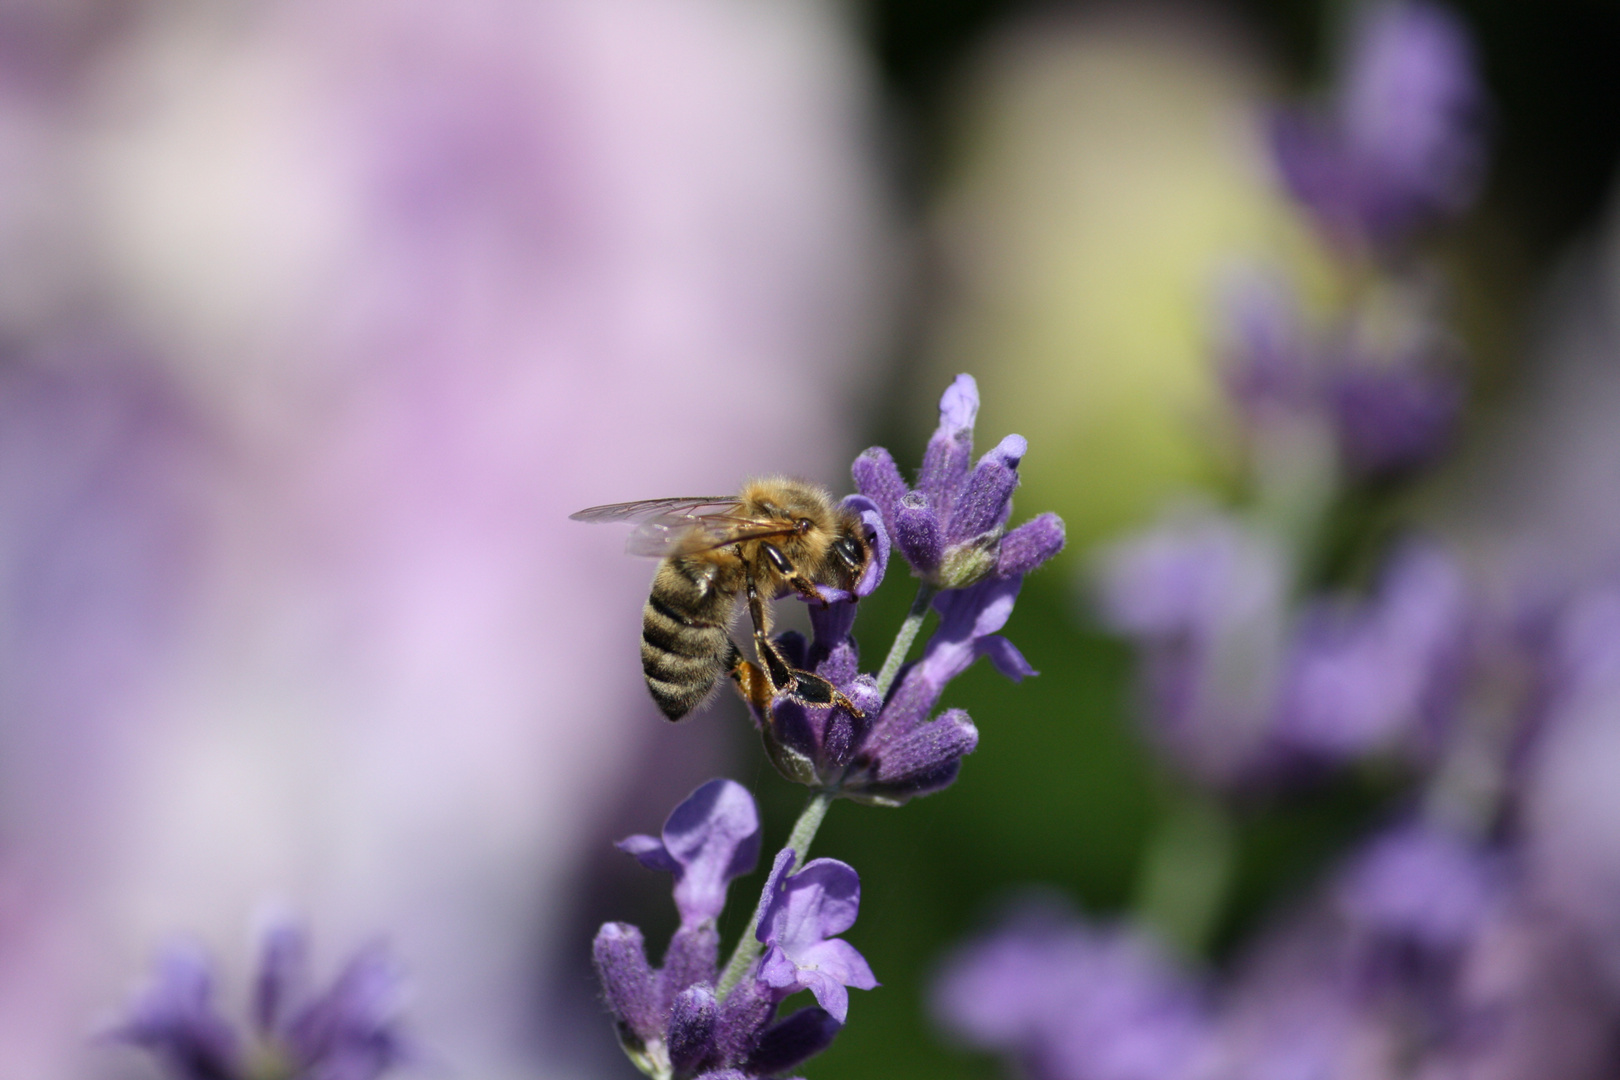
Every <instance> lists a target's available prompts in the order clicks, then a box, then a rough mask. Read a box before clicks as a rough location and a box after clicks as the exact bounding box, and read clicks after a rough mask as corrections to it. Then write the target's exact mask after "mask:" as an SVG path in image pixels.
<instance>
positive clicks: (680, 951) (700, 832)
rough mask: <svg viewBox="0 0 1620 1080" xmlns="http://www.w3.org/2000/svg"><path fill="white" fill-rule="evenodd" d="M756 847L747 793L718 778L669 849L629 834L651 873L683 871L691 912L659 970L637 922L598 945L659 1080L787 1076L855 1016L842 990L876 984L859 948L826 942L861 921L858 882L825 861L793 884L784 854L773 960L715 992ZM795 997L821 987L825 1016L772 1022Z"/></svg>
mask: <svg viewBox="0 0 1620 1080" xmlns="http://www.w3.org/2000/svg"><path fill="white" fill-rule="evenodd" d="M759 836H760V829H759V814H758V811H757V809H756V808H755V806H754V800H753V797H752V796H751V795H749V794H748V791H747V790H746V789H745V788H743V787H742V785H740V784H737V783H735V782H733V781H731V780H711V781H709V782H708V783H706V784H704V785H703V786H702V787H700V788H698V789H697V790H696V791H694V792H693V793H692V794H691V795H690V796H688V797H687V798H686V800H685V801H684V802H682V803H681V804H680V805H679V806H677V807H676V808H675V810H674V812H673V813H671V814H670V816H669V820H668V821H667V822H666V823H665V825H664V831H663V835H662V838H661V839H660V838H654V837H650V836H633V837H630V838H629V839H627V840H624V841H621V842H620V844H619V847H620V848H621V849H622V850H625V851H628V852H630V853H631V854H633V855H635V856H636V857H637V858H638V859H639V860H640V861H641V862H642V864H643V865H645V866H648V867H651V868H653V869H656V870H669V871H671V872H672V873H674V874H675V879H676V883H675V902H676V906H677V907H678V908H679V909H680V912H681V926H680V928H679V929H678V930H676V932H675V935H674V937H673V938H671V940H670V944H669V947H668V949H666V950H665V953H664V963H663V966H662V967H660V968H654V967H653V966H652V965H651V964H650V963H649V962H648V960H647V950H646V943H645V941H644V940H643V938H642V934H641V931H640V930H638V929H636V928H635V927H634V926H631V925H629V924H627V923H607V924H606V925H604V926H603V927H602V929H601V930H600V931H598V932H597V935H596V942H595V944H594V946H593V953H594V957H595V961H596V970H597V975H598V977H599V979H600V980H601V984H602V992H603V996H604V998H605V999H606V1001H607V1005H608V1008H609V1010H610V1011H611V1012H612V1013H613V1017H614V1020H615V1021H616V1023H617V1025H618V1029H619V1037H620V1042H621V1044H622V1045H623V1046H624V1049H625V1052H626V1053H627V1054H628V1055H629V1056H630V1059H631V1060H632V1061H633V1062H635V1064H636V1066H637V1067H638V1068H640V1069H641V1070H642V1071H643V1072H645V1073H647V1075H649V1076H654V1077H662V1078H664V1080H670V1078H682V1080H684V1078H688V1077H700V1078H709V1080H715V1078H718V1077H727V1076H737V1077H743V1078H745V1080H755V1078H758V1077H763V1076H767V1075H777V1074H780V1073H781V1072H783V1071H784V1070H786V1069H789V1068H792V1067H793V1066H794V1065H796V1064H798V1063H799V1062H801V1061H804V1060H805V1059H807V1058H810V1057H813V1056H814V1055H816V1054H818V1053H820V1052H821V1051H822V1050H824V1049H826V1047H827V1046H828V1044H830V1043H831V1042H832V1040H833V1037H834V1036H835V1035H837V1033H838V1031H839V1029H840V1028H841V1027H842V1026H843V1020H844V1016H845V1013H846V1011H847V1008H848V996H847V991H845V989H844V987H845V986H860V987H862V988H863V989H870V988H871V987H872V986H875V985H876V983H875V982H874V981H873V980H872V975H871V970H870V969H869V968H867V967H866V961H865V960H863V959H861V957H860V954H859V953H857V952H855V950H854V949H853V947H851V946H850V945H849V944H848V943H846V942H844V941H841V940H836V939H834V940H826V939H827V938H829V937H830V936H831V935H832V934H836V933H840V932H842V931H843V930H847V929H848V928H849V927H850V926H851V925H852V924H853V923H854V921H855V912H856V909H857V907H858V905H859V902H860V884H859V880H858V879H857V878H856V876H855V871H853V870H851V869H850V868H849V867H848V866H846V865H844V864H843V863H840V862H836V861H835V860H832V859H818V860H816V861H815V862H812V863H810V864H809V865H808V866H806V867H805V868H804V870H802V871H801V872H800V873H799V874H796V875H793V876H791V877H789V876H787V870H788V869H789V868H791V866H792V862H793V858H794V855H793V852H792V851H791V850H788V851H784V852H782V853H781V854H779V855H778V856H777V859H776V864H775V869H774V870H773V871H772V874H771V877H770V880H769V881H768V882H767V883H766V888H765V893H764V896H763V898H762V900H761V918H760V922H759V935H760V936H759V940H761V941H763V942H765V943H766V945H767V950H766V953H765V955H764V957H762V958H761V960H760V962H759V963H758V964H756V966H755V968H754V972H753V974H751V975H749V976H747V977H745V978H744V979H743V980H742V982H741V983H740V984H739V985H737V986H736V987H734V988H733V989H732V990H731V992H730V993H729V994H727V995H726V996H725V997H724V998H723V999H722V998H720V997H719V996H718V995H717V994H716V991H715V984H716V981H717V976H718V974H719V970H718V964H717V959H718V946H719V936H718V934H717V933H716V931H715V928H714V920H715V918H716V917H717V916H718V915H719V914H720V911H721V909H722V908H723V907H724V906H725V895H726V885H727V883H728V882H729V881H730V880H731V879H732V878H734V877H737V876H738V875H739V874H744V873H747V872H748V871H750V870H752V869H753V867H754V863H755V861H756V860H757V858H758V855H759ZM818 933H819V934H820V936H819V937H818V936H816V935H817V934H818ZM767 964H769V965H770V967H769V974H768V975H767ZM790 969H791V970H790ZM838 980H842V981H838ZM835 984H836V985H835ZM799 989H809V990H811V991H812V992H813V993H814V994H815V995H816V999H817V1001H818V1002H820V1003H821V1007H815V1008H809V1009H802V1010H800V1011H798V1012H796V1013H793V1014H792V1015H790V1016H788V1017H785V1018H783V1019H782V1020H779V1021H778V1020H776V1019H775V1016H776V1010H777V1006H778V1005H779V1004H780V1003H781V1002H782V1001H783V1000H784V999H785V998H787V997H788V996H789V995H791V994H792V993H794V992H795V991H797V990H799Z"/></svg>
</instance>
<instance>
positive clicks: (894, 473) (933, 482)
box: [851, 375, 1063, 589]
mask: <svg viewBox="0 0 1620 1080" xmlns="http://www.w3.org/2000/svg"><path fill="white" fill-rule="evenodd" d="M978 411H979V388H978V384H977V383H975V382H974V381H973V376H971V375H958V376H957V377H956V381H955V382H953V383H951V385H950V386H949V387H947V388H946V390H945V393H944V395H943V396H942V397H941V398H940V401H939V427H938V428H936V429H935V431H934V434H933V436H932V437H930V438H929V440H928V448H927V450H926V451H925V452H924V454H923V463H922V469H921V470H920V471H919V473H918V476H917V486H916V487H915V488H911V487H909V486H908V485H907V484H906V482H905V480H904V479H903V478H902V477H901V475H900V469H899V467H898V466H897V465H896V464H895V463H894V457H893V456H892V455H891V454H890V453H889V452H888V451H887V450H885V449H884V448H883V447H881V446H874V447H872V448H871V449H869V450H867V451H866V452H865V453H863V454H861V456H860V457H858V458H856V459H855V465H854V468H853V469H852V470H851V471H852V472H853V473H854V476H855V486H856V487H857V488H858V489H859V491H860V493H861V494H862V495H865V496H867V497H868V498H870V499H871V500H872V501H873V503H875V504H876V506H877V508H878V510H879V511H880V512H881V514H882V516H883V522H884V524H885V525H886V526H887V528H888V532H889V536H890V538H891V539H892V540H893V542H894V544H895V546H896V547H898V548H899V549H900V553H901V554H902V555H904V556H905V559H906V561H907V562H908V563H910V564H911V568H912V570H913V572H914V573H916V575H917V576H918V577H920V578H922V579H923V580H924V581H927V582H930V583H932V584H934V585H935V586H937V587H939V588H945V589H951V588H961V587H964V586H967V585H971V584H973V583H974V582H976V581H978V580H980V579H982V578H984V577H986V576H987V575H990V574H992V573H995V574H1002V575H1008V574H1018V573H1025V572H1027V571H1028V570H1029V569H1032V568H1033V566H1034V565H1036V564H1038V563H1039V562H1042V561H1044V559H1046V558H1050V557H1051V555H1054V554H1056V553H1057V550H1058V549H1059V548H1061V547H1062V546H1063V541H1062V523H1061V522H1060V521H1058V519H1057V518H1056V516H1055V515H1050V514H1049V515H1044V516H1043V517H1042V518H1040V519H1037V521H1034V522H1029V523H1027V524H1025V525H1023V526H1020V527H1019V528H1018V529H1015V530H1013V532H1012V533H1010V534H1006V535H1005V536H1004V535H1003V533H1004V530H1005V529H1006V525H1007V519H1008V518H1009V517H1011V516H1012V493H1013V489H1014V488H1016V487H1017V486H1018V466H1019V463H1020V462H1021V461H1023V458H1024V454H1025V453H1026V452H1027V451H1028V449H1029V444H1028V443H1027V442H1025V440H1024V438H1023V437H1022V436H1020V435H1009V436H1007V437H1006V438H1005V439H1003V440H1001V442H1000V443H999V444H997V445H996V447H995V448H994V449H992V450H991V451H989V452H988V453H986V454H985V455H984V456H983V457H981V458H980V459H979V462H978V464H977V465H971V461H972V457H973V421H974V418H975V417H976V416H977V415H978ZM1026 530H1029V532H1028V535H1024V536H1022V537H1020V536H1019V534H1020V533H1024V532H1026ZM1015 538H1016V539H1015ZM1008 543H1011V544H1012V546H1013V548H1014V549H1015V551H1016V552H1017V554H1016V555H1015V556H1014V557H1013V558H1012V559H1011V560H1010V562H1008V563H1007V564H1006V565H1003V564H1002V557H1001V555H1000V554H999V552H1000V549H1001V547H1002V546H1003V545H1004V544H1008ZM1046 548H1050V550H1045V549H1046ZM1043 550H1044V551H1045V554H1044V555H1043V554H1038V552H1039V551H1043ZM1026 564H1027V565H1026Z"/></svg>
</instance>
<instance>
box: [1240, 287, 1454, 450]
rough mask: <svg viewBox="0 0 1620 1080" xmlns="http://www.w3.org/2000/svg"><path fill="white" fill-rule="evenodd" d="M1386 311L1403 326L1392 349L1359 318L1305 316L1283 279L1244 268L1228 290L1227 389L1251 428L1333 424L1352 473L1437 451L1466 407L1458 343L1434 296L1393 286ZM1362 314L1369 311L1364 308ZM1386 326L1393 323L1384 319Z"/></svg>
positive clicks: (1329, 425)
mask: <svg viewBox="0 0 1620 1080" xmlns="http://www.w3.org/2000/svg"><path fill="white" fill-rule="evenodd" d="M1382 300H1383V301H1385V303H1383V305H1382V307H1385V308H1393V309H1395V311H1393V312H1386V311H1382V309H1380V314H1381V315H1383V316H1384V317H1385V318H1386V321H1387V318H1388V316H1391V315H1393V316H1394V317H1395V318H1397V319H1398V320H1399V326H1400V328H1401V329H1402V331H1403V333H1402V334H1401V335H1400V336H1401V341H1400V343H1399V345H1398V346H1397V347H1395V348H1391V347H1390V346H1389V345H1387V344H1384V343H1380V344H1379V345H1377V346H1374V345H1373V344H1371V343H1369V342H1368V341H1366V340H1363V339H1364V338H1366V337H1369V336H1370V335H1367V334H1364V333H1357V332H1355V331H1356V330H1357V327H1355V326H1354V325H1352V326H1350V327H1348V328H1341V330H1340V331H1339V332H1337V333H1334V334H1325V333H1322V332H1313V331H1311V330H1308V329H1307V328H1306V326H1305V325H1304V320H1303V316H1302V314H1301V312H1300V310H1299V301H1298V298H1297V297H1296V296H1295V295H1294V294H1293V292H1292V290H1291V289H1290V288H1289V287H1288V286H1287V285H1286V283H1284V282H1281V281H1278V280H1275V279H1273V278H1272V277H1269V276H1264V275H1245V276H1243V277H1241V278H1239V279H1237V280H1235V281H1234V282H1232V283H1231V284H1229V285H1228V286H1227V287H1226V288H1225V289H1224V290H1223V295H1222V304H1221V307H1222V314H1223V316H1224V322H1225V323H1226V338H1227V340H1226V341H1225V342H1224V343H1223V344H1222V346H1221V349H1220V351H1221V360H1222V364H1221V369H1222V375H1223V378H1224V381H1225V384H1226V391H1227V394H1228V396H1229V397H1230V398H1231V400H1232V403H1233V404H1234V405H1235V406H1236V408H1237V410H1238V412H1239V413H1240V414H1241V416H1242V417H1243V419H1244V421H1245V422H1246V424H1247V425H1248V426H1249V427H1250V428H1251V429H1255V430H1259V429H1263V428H1265V427H1267V426H1268V425H1271V424H1275V423H1277V422H1278V421H1279V420H1280V421H1284V422H1290V421H1291V422H1300V421H1304V422H1308V423H1314V424H1319V425H1322V426H1324V427H1325V428H1326V429H1327V430H1329V431H1331V432H1332V436H1333V439H1334V441H1335V442H1336V444H1337V446H1338V457H1339V464H1340V466H1341V467H1343V468H1344V469H1346V470H1347V471H1348V472H1350V473H1351V474H1353V475H1355V476H1360V477H1367V476H1381V475H1386V474H1389V473H1394V472H1399V471H1401V470H1404V469H1410V468H1412V467H1414V466H1418V465H1422V464H1424V463H1425V462H1428V461H1431V460H1433V459H1434V458H1435V457H1436V456H1438V454H1439V453H1440V451H1441V450H1443V449H1444V448H1445V445H1446V441H1447V439H1448V438H1449V437H1450V435H1451V433H1452V430H1453V429H1454V427H1455V426H1456V421H1457V418H1458V416H1459V414H1460V412H1461V409H1462V403H1463V393H1462V387H1461V384H1460V382H1459V380H1458V378H1457V376H1456V374H1455V367H1456V363H1455V353H1456V351H1457V350H1456V346H1455V344H1454V343H1453V342H1451V341H1450V340H1449V338H1447V337H1446V336H1445V335H1444V334H1443V333H1442V332H1441V331H1440V329H1439V328H1438V326H1437V325H1435V323H1434V320H1432V319H1431V318H1429V317H1428V311H1429V309H1430V308H1431V307H1432V306H1433V297H1432V296H1429V295H1427V293H1426V291H1424V290H1421V289H1407V290H1404V291H1398V290H1390V294H1389V295H1386V296H1384V297H1382ZM1363 314H1364V315H1365V313H1363ZM1384 329H1385V333H1386V334H1387V333H1388V332H1389V330H1388V327H1385V328H1384Z"/></svg>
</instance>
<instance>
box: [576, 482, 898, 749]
mask: <svg viewBox="0 0 1620 1080" xmlns="http://www.w3.org/2000/svg"><path fill="white" fill-rule="evenodd" d="M569 516H570V517H571V518H572V519H573V520H575V521H591V522H604V521H624V522H634V523H636V529H635V531H633V532H632V533H631V534H630V539H629V541H628V542H627V543H626V545H625V550H626V551H628V552H629V553H630V554H632V555H646V556H651V557H654V558H659V559H662V560H663V561H662V562H661V563H660V564H659V566H658V572H657V573H656V574H654V575H653V583H652V593H651V595H649V596H648V597H647V606H646V607H645V608H644V609H643V610H642V614H641V670H642V672H643V674H644V675H646V678H647V689H648V690H649V691H651V692H652V697H653V700H654V701H655V702H657V703H658V707H659V709H661V710H663V713H664V715H665V716H667V717H668V718H669V719H671V720H679V719H681V717H683V716H685V715H686V714H687V713H689V712H691V711H692V710H693V709H695V708H697V707H698V706H699V705H701V704H703V702H704V701H705V700H707V699H708V697H709V695H710V693H711V692H712V690H713V689H714V685H715V683H716V682H718V681H719V679H720V676H722V675H726V676H729V677H730V678H731V679H732V681H733V682H735V683H736V684H737V689H738V691H739V692H740V693H741V694H742V695H743V697H744V699H745V700H747V701H749V702H750V703H752V704H753V705H754V706H755V707H757V708H758V709H760V710H761V711H762V712H763V711H764V710H765V709H766V707H767V706H768V705H769V703H770V700H771V698H772V697H773V696H775V695H776V694H778V693H786V694H788V695H789V696H790V697H791V698H793V699H794V700H796V701H798V702H800V703H801V704H804V705H808V706H810V707H812V708H824V709H825V708H833V707H835V706H837V707H841V708H844V709H848V710H849V711H850V712H852V713H854V714H855V715H856V716H860V715H862V714H861V712H860V710H859V709H857V708H855V706H854V705H853V704H852V703H851V702H850V700H849V699H848V698H847V697H845V696H844V695H843V694H841V693H839V692H838V690H837V689H836V688H835V687H834V686H833V685H832V683H830V682H828V681H827V680H826V679H823V678H822V677H821V676H819V675H816V674H813V673H811V672H808V671H800V670H798V669H796V668H794V667H792V666H791V665H789V664H788V663H787V661H786V659H785V658H784V657H783V656H782V653H781V651H780V650H779V649H778V648H777V647H776V646H775V645H774V644H773V643H772V642H771V639H770V629H771V609H770V601H772V600H775V599H777V598H779V597H782V596H786V595H787V594H788V593H789V592H794V593H797V594H798V595H800V596H802V597H804V598H805V599H806V600H813V601H819V602H820V603H822V604H826V603H827V602H828V598H827V596H826V595H825V594H824V593H823V592H822V591H821V587H822V586H827V587H830V588H837V589H842V590H844V591H846V592H848V591H851V590H852V589H853V588H854V586H855V583H856V582H857V581H859V580H860V579H861V575H862V574H863V573H864V572H865V570H866V567H867V564H868V563H869V562H870V561H871V558H872V551H871V547H870V546H869V545H868V543H867V540H866V535H865V528H864V525H863V523H862V522H861V519H860V517H859V515H857V514H855V513H854V512H853V511H850V510H847V509H844V508H842V507H840V506H838V505H837V504H836V503H834V502H833V500H832V497H831V496H830V495H828V494H827V492H826V491H825V490H823V489H822V488H820V487H817V486H816V485H814V484H809V483H806V482H804V481H802V480H788V479H784V478H781V477H770V478H766V479H762V480H751V481H749V482H748V483H746V484H744V485H743V489H742V491H741V492H739V493H738V494H736V495H721V496H717V497H712V498H709V497H700V498H684V499H644V500H642V501H639V502H628V503H614V504H612V505H610V506H593V507H591V508H590V509H589V510H581V511H580V512H579V513H577V514H571V515H569ZM744 603H746V605H747V608H748V614H749V617H750V619H751V620H752V622H753V626H754V653H755V655H756V657H757V658H758V660H759V663H758V664H755V663H753V662H751V661H748V660H745V659H743V656H742V652H741V650H739V649H738V648H737V644H736V642H734V641H732V639H731V632H730V631H731V624H732V623H733V622H734V621H736V617H737V612H738V608H739V606H740V605H741V604H744Z"/></svg>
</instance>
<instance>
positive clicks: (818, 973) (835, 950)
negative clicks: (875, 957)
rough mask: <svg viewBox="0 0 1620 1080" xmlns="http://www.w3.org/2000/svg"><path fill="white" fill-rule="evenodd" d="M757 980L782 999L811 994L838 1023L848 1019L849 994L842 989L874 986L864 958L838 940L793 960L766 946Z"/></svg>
mask: <svg viewBox="0 0 1620 1080" xmlns="http://www.w3.org/2000/svg"><path fill="white" fill-rule="evenodd" d="M759 979H760V981H761V982H763V983H764V984H765V985H766V986H769V987H771V988H772V989H774V990H776V991H777V992H778V993H779V994H782V995H783V996H786V995H787V994H791V993H794V992H796V991H799V990H808V991H810V994H811V996H812V997H814V998H815V999H816V1004H817V1005H820V1006H821V1007H822V1008H823V1009H826V1010H827V1013H828V1015H830V1016H831V1017H832V1018H833V1019H834V1020H836V1021H838V1023H840V1024H842V1023H843V1022H844V1021H845V1020H846V1019H847V1018H848V1016H849V991H848V990H846V989H845V987H848V986H853V987H855V989H857V990H871V989H872V988H874V987H875V986H877V979H876V978H874V977H873V975H872V969H871V968H870V967H868V966H867V963H866V960H865V958H864V957H862V956H861V954H860V953H858V952H856V951H855V946H853V945H851V944H850V943H849V942H847V941H844V940H842V939H841V938H834V939H832V940H831V941H823V942H821V943H820V944H817V945H814V946H811V947H809V948H807V949H805V950H803V952H802V953H801V954H800V955H799V956H798V957H796V958H795V957H790V956H788V953H787V950H785V949H783V948H782V947H781V946H780V945H771V946H768V947H767V948H766V950H765V955H764V956H762V957H761V958H760V962H759Z"/></svg>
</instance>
